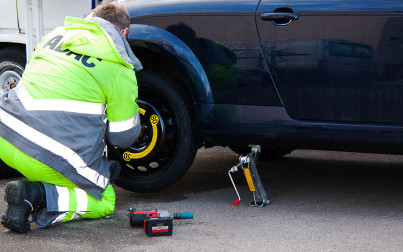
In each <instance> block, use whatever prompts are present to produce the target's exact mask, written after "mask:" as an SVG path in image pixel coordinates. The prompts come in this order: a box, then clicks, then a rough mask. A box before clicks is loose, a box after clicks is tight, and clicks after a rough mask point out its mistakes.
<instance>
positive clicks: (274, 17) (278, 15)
mask: <svg viewBox="0 0 403 252" xmlns="http://www.w3.org/2000/svg"><path fill="white" fill-rule="evenodd" d="M298 18H299V15H298V14H297V13H283V12H273V13H263V14H262V15H260V19H261V20H263V21H278V20H290V21H291V20H297V19H298Z"/></svg>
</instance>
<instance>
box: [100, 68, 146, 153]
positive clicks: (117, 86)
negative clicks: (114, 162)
mask: <svg viewBox="0 0 403 252" xmlns="http://www.w3.org/2000/svg"><path fill="white" fill-rule="evenodd" d="M122 68H123V67H122ZM124 68H125V69H123V71H120V74H118V78H117V79H116V82H115V83H114V85H113V87H112V88H111V89H110V91H109V94H108V95H107V105H106V106H107V107H106V114H107V117H108V127H107V132H106V137H107V139H108V141H109V143H111V144H112V145H114V146H117V147H120V148H127V147H129V146H130V145H132V144H133V143H134V141H136V140H137V137H138V135H139V133H140V130H141V124H140V115H139V107H138V105H137V103H136V101H137V97H138V88H137V79H136V75H135V72H134V71H133V70H131V69H128V68H126V67H124Z"/></svg>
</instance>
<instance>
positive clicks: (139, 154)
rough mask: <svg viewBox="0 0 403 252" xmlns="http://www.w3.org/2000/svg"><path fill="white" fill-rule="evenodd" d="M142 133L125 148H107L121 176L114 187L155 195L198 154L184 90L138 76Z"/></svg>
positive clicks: (144, 74) (162, 79) (152, 75)
mask: <svg viewBox="0 0 403 252" xmlns="http://www.w3.org/2000/svg"><path fill="white" fill-rule="evenodd" d="M137 83H138V86H139V98H138V102H137V103H138V105H139V107H140V120H141V125H142V130H141V133H140V136H139V138H138V139H137V141H136V142H135V143H134V144H133V145H132V146H131V147H129V148H127V149H120V148H114V147H109V148H108V149H109V157H110V158H111V159H116V160H118V161H119V162H120V163H121V165H122V169H121V173H120V176H119V178H118V179H117V181H116V184H117V185H118V186H120V187H122V188H124V189H127V190H130V191H134V192H154V191H157V190H160V189H163V188H166V187H168V186H170V185H172V184H173V183H175V182H176V181H178V180H179V179H180V178H181V177H182V176H183V175H184V174H185V173H186V171H187V170H188V169H189V167H190V166H191V164H192V162H193V160H194V157H195V155H196V151H197V145H196V138H195V133H194V117H193V113H192V109H191V104H190V102H189V101H188V99H187V96H186V95H185V93H184V92H183V90H182V89H181V88H180V87H179V86H178V85H176V84H175V83H174V82H172V81H171V80H169V79H167V78H165V77H164V76H162V75H159V74H157V73H152V72H139V73H138V74H137Z"/></svg>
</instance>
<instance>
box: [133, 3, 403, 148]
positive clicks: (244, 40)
mask: <svg viewBox="0 0 403 252" xmlns="http://www.w3.org/2000/svg"><path fill="white" fill-rule="evenodd" d="M381 2H382V4H383V5H382V4H380V3H378V2H376V1H372V0H371V1H363V2H357V3H356V2H351V1H311V2H307V1H301V0H299V1H298V0H294V1H269V0H262V1H261V2H260V1H252V0H250V1H246V0H245V1H225V0H223V1H173V0H172V1H151V2H148V1H142V2H141V3H139V2H138V1H127V3H126V6H127V8H128V9H129V11H130V13H131V16H132V18H131V22H132V23H133V24H141V25H145V26H150V27H157V28H159V29H163V30H166V31H168V32H170V33H171V34H172V35H174V36H175V37H176V38H178V39H179V40H181V41H182V42H183V43H182V44H180V43H176V45H175V46H177V47H178V48H177V50H179V47H180V46H183V44H185V45H186V46H187V47H188V49H190V50H191V51H192V52H193V54H194V56H195V57H196V59H197V60H198V61H199V63H200V65H201V66H202V67H203V70H204V73H205V74H206V76H207V79H208V85H209V86H210V88H211V91H212V94H213V98H214V99H213V100H214V102H213V103H206V102H200V101H197V100H196V101H195V102H194V108H195V114H196V119H197V131H198V135H199V137H200V138H201V139H202V141H204V142H205V143H210V144H213V145H230V146H232V145H246V144H260V145H263V146H272V147H274V148H276V147H277V148H286V149H287V148H288V149H298V148H307V149H326V150H345V151H359V152H379V153H399V154H401V153H403V148H401V147H402V146H403V127H402V126H401V125H400V124H401V123H402V122H403V113H401V112H400V111H399V108H400V106H399V105H401V104H403V102H401V100H400V98H399V97H403V96H402V87H403V85H401V83H402V80H403V78H401V76H402V75H401V74H400V73H399V71H400V67H401V66H403V64H401V63H402V59H403V58H402V57H401V56H399V55H402V53H401V50H402V49H401V48H402V47H399V46H400V45H401V44H400V41H403V40H401V39H400V38H401V37H402V35H401V34H400V31H401V30H402V29H401V28H402V20H401V19H400V18H401V10H403V7H402V4H401V3H400V2H395V1H389V0H387V1H381ZM234 3H235V4H234ZM238 3H239V5H237V4H238ZM259 3H260V5H259ZM363 3H364V5H365V8H364V9H363V6H364V5H363ZM279 7H289V8H291V9H293V10H295V12H297V13H298V14H299V15H300V16H299V19H298V20H294V21H292V22H291V23H290V24H289V25H288V26H283V27H279V26H276V25H273V24H272V23H271V22H267V21H262V20H260V14H263V13H266V12H273V11H274V10H275V9H276V8H279ZM256 11H257V12H256ZM357 15H358V16H357ZM182 24H184V25H185V26H186V27H187V28H190V29H191V30H192V31H193V32H194V34H195V37H196V42H195V40H194V37H192V36H190V37H192V39H189V36H188V37H187V36H184V34H183V33H181V32H178V30H179V31H181V29H176V28H178V26H181V25H182ZM187 28H186V29H187ZM289 28H290V29H289ZM186 29H185V30H186ZM309 29H313V30H311V31H310V30H309ZM337 29H339V31H338V32H335V31H337ZM134 34H135V31H134ZM150 36H151V35H150ZM132 39H138V38H136V37H135V36H133V37H132ZM161 41H162V40H161ZM148 42H150V43H151V42H152V41H148ZM203 43H204V44H205V47H204V48H203V47H202V49H203V50H200V48H197V46H199V47H200V45H201V44H202V45H203ZM391 43H392V44H391ZM195 44H196V45H197V46H195ZM206 44H207V45H206ZM388 46H389V47H390V46H391V47H390V48H388ZM206 48H208V50H206ZM349 50H350V51H349ZM287 51H288V52H293V53H287ZM206 52H207V53H206ZM284 52H285V53H284ZM346 52H347V53H346ZM380 52H382V55H380ZM392 52H397V54H393V53H392ZM208 53H213V54H215V55H220V57H218V58H214V57H208V56H206V54H207V55H208ZM276 53H277V54H276ZM347 55H348V57H347ZM287 57H288V58H287ZM192 60H195V59H194V58H193V59H192ZM183 62H185V61H183ZM208 63H213V64H215V65H221V66H224V65H225V67H227V68H226V69H227V70H228V67H229V68H230V70H228V71H227V74H228V73H229V72H231V73H232V74H228V75H227V76H230V75H232V76H230V77H228V78H222V77H221V79H220V78H218V79H217V80H219V81H217V80H215V79H214V78H215V75H214V73H217V72H220V71H216V72H214V71H211V69H209V64H208ZM324 63H326V64H324ZM321 64H322V65H321ZM196 65H197V64H196ZM229 65H231V66H229ZM386 65H388V66H392V67H391V68H389V69H388V70H385V69H384V67H383V66H386ZM321 67H322V68H321ZM323 67H326V68H323ZM382 69H383V70H382ZM221 70H222V69H221ZM222 72H225V71H224V70H222ZM402 72H403V71H402ZM234 76H235V78H234ZM326 78H330V79H332V80H333V81H331V82H330V81H328V80H326ZM228 80H233V81H232V82H231V81H228ZM290 80H291V81H290ZM319 80H320V81H319ZM351 80H352V81H353V82H352V83H350V82H349V81H351ZM223 82H226V85H224V84H222V85H223V86H220V84H218V83H223ZM231 83H232V84H233V86H231ZM363 83H364V84H363ZM203 85H205V87H206V85H207V84H206V82H204V83H203ZM318 85H322V86H319V88H318ZM363 85H364V90H363V89H362V87H363ZM205 87H204V88H201V89H200V90H198V91H196V90H197V88H194V90H195V91H194V92H195V93H196V94H197V93H198V92H201V91H202V96H203V95H205V94H206V92H205V90H207V89H208V88H207V89H206V88H205ZM203 90H204V91H203ZM203 92H204V94H203ZM322 96H323V97H322Z"/></svg>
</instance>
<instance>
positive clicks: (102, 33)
mask: <svg viewBox="0 0 403 252" xmlns="http://www.w3.org/2000/svg"><path fill="white" fill-rule="evenodd" d="M64 24H65V25H64V27H58V28H56V29H55V30H53V31H52V32H51V33H49V34H47V35H46V36H45V37H44V38H43V39H42V41H41V43H40V44H39V45H38V46H37V48H36V50H35V52H34V53H33V54H32V56H31V57H30V59H29V61H28V64H27V67H26V69H25V72H24V74H23V76H22V79H21V81H20V83H19V84H18V85H17V87H16V88H15V89H12V90H11V91H10V92H8V93H6V94H5V95H3V96H1V97H0V137H2V138H3V139H5V140H6V141H8V142H9V143H11V144H12V145H13V146H15V147H16V148H18V149H19V150H20V151H21V152H23V153H25V154H27V155H28V156H30V157H32V158H34V159H36V160H38V161H40V162H42V163H44V164H46V165H48V166H50V167H52V168H53V169H55V170H57V171H59V172H60V173H61V174H63V175H64V176H66V177H67V178H68V179H69V180H71V181H72V182H73V183H74V184H76V185H77V186H78V187H80V188H81V189H83V190H85V191H86V192H87V193H88V194H90V195H92V196H93V197H95V198H97V199H101V193H102V192H103V191H104V189H105V188H106V187H107V185H108V184H109V177H110V171H109V165H108V160H107V158H106V157H105V155H104V151H105V141H104V137H105V135H106V136H107V138H108V140H109V142H110V143H111V144H112V145H115V146H119V147H128V146H130V145H131V144H132V143H133V142H134V141H135V139H136V138H137V137H138V134H139V132H140V119H139V107H138V106H137V104H136V100H137V81H136V77H135V72H134V70H140V69H141V64H140V62H139V61H138V59H137V58H136V57H135V56H134V54H133V53H132V51H131V49H130V47H129V45H128V43H127V41H126V40H125V38H124V37H123V35H122V34H121V33H120V31H119V30H118V29H117V28H116V27H115V26H114V25H113V24H111V23H110V22H108V21H106V20H104V19H102V18H99V17H91V18H89V19H88V20H85V19H78V18H72V17H67V18H66V20H65V23H64Z"/></svg>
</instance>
